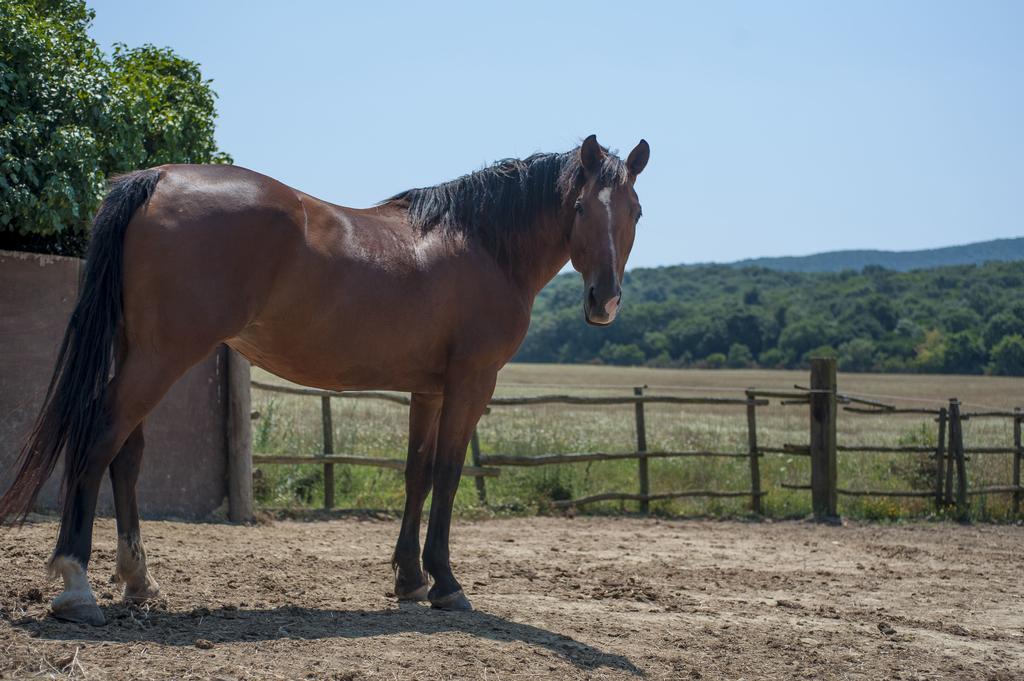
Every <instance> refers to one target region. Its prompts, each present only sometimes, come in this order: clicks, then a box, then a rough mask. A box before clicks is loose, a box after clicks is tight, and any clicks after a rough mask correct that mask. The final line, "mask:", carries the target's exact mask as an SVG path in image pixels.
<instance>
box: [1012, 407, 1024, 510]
mask: <svg viewBox="0 0 1024 681" xmlns="http://www.w3.org/2000/svg"><path fill="white" fill-rule="evenodd" d="M1013 413H1014V417H1013V448H1014V449H1016V450H1017V451H1016V453H1015V454H1014V455H1013V486H1014V487H1016V488H1017V489H1016V490H1014V492H1013V514H1014V515H1019V514H1020V502H1021V497H1024V494H1022V493H1021V489H1020V464H1021V459H1024V449H1022V448H1021V442H1020V429H1021V422H1022V421H1024V413H1022V412H1021V410H1020V407H1014V409H1013Z"/></svg>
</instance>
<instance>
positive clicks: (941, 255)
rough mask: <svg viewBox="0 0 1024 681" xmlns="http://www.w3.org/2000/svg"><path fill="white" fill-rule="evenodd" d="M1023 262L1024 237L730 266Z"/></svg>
mask: <svg viewBox="0 0 1024 681" xmlns="http://www.w3.org/2000/svg"><path fill="white" fill-rule="evenodd" d="M1011 260H1022V261H1024V237H1018V238H1016V239H995V240H993V241H979V242H978V243H973V244H964V245H962V246H948V247H945V248H931V249H927V250H921V251H830V252H828V253H815V254H814V255H804V256H786V257H779V258H753V259H750V260H740V261H737V262H734V263H730V265H732V266H733V267H764V268H767V269H770V270H781V271H784V272H842V271H843V270H856V271H860V270H862V269H864V268H865V267H869V266H872V265H877V266H879V267H884V268H885V269H887V270H896V271H898V272H909V271H910V270H919V269H925V268H929V267H944V266H947V265H981V264H984V263H986V262H990V261H1000V262H1006V261H1011Z"/></svg>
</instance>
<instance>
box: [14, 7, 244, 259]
mask: <svg viewBox="0 0 1024 681" xmlns="http://www.w3.org/2000/svg"><path fill="white" fill-rule="evenodd" d="M92 19H93V13H92V11H91V10H89V9H87V7H86V5H85V2H83V1H82V0H0V246H3V247H6V248H19V249H28V250H43V251H48V252H55V253H64V254H79V253H80V252H81V250H82V248H83V246H84V243H85V237H86V234H87V229H88V224H89V220H90V218H91V216H92V214H93V212H94V211H95V209H96V207H97V205H98V203H99V200H100V198H101V197H102V194H103V188H104V184H105V180H106V178H107V177H109V176H111V175H115V174H118V173H122V172H126V171H129V170H134V169H136V168H140V167H147V166H152V165H157V164H160V163H170V162H185V163H210V162H230V157H228V156H227V155H225V154H223V153H221V152H219V151H218V150H217V148H216V143H215V141H214V136H213V122H214V119H215V116H216V114H215V112H214V97H215V95H214V93H213V91H212V90H211V88H210V81H208V80H203V79H202V76H201V74H200V71H199V66H198V65H197V64H196V63H194V62H192V61H189V60H187V59H183V58H181V57H178V56H177V55H175V54H174V52H172V51H171V50H169V49H165V48H155V47H153V46H149V45H146V46H143V47H140V48H136V49H128V48H126V47H124V46H123V45H121V46H118V47H117V48H116V49H115V51H114V55H113V58H112V59H107V58H106V57H105V55H104V54H103V53H102V52H101V51H100V49H99V47H98V46H97V45H96V43H95V41H93V40H92V39H91V38H89V35H88V29H89V26H90V24H91V22H92Z"/></svg>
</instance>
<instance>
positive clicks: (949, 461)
mask: <svg viewBox="0 0 1024 681" xmlns="http://www.w3.org/2000/svg"><path fill="white" fill-rule="evenodd" d="M954 402H956V398H955V397H951V398H949V413H948V415H947V416H948V419H949V423H948V430H949V448H948V451H947V452H946V480H945V484H946V493H945V498H944V503H945V505H946V506H952V505H953V464H954V460H955V459H956V445H955V444H954V443H953V403H954ZM957 420H958V421H959V418H958V419H957Z"/></svg>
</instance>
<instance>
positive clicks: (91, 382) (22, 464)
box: [0, 169, 160, 523]
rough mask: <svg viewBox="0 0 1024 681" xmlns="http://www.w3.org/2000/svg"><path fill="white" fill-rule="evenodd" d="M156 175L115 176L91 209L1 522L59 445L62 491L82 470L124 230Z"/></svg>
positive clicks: (23, 509) (21, 502)
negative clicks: (75, 280)
mask: <svg viewBox="0 0 1024 681" xmlns="http://www.w3.org/2000/svg"><path fill="white" fill-rule="evenodd" d="M159 179H160V171H159V170H155V169H151V170H140V171H138V172H134V173H130V174H128V175H122V176H121V177H118V178H116V179H114V180H113V181H112V182H111V184H110V191H109V193H108V194H107V197H106V198H105V199H104V200H103V204H102V205H101V206H100V209H99V211H98V212H97V213H96V218H95V220H93V226H92V238H91V241H90V243H89V250H88V253H87V254H86V260H85V283H84V286H83V287H82V292H81V294H80V295H79V296H78V303H77V304H76V305H75V311H74V313H72V315H71V321H70V322H68V328H67V330H65V331H64V340H63V342H62V343H61V346H60V353H59V354H58V355H57V365H56V367H55V368H54V370H53V377H52V378H51V379H50V386H49V387H48V388H47V389H46V398H45V399H44V400H43V407H42V410H41V411H40V413H39V416H38V417H37V419H36V423H35V425H34V426H33V428H32V432H31V433H30V435H29V438H28V441H27V442H26V443H25V446H24V448H23V449H22V450H21V456H20V458H19V461H18V474H17V476H16V477H15V478H14V482H13V483H12V484H11V487H10V489H8V490H7V492H6V493H5V494H4V495H3V497H2V498H0V523H2V522H4V521H5V520H8V519H10V518H17V519H18V520H19V521H23V520H24V519H25V516H27V515H28V513H29V511H31V510H32V507H33V506H34V505H35V502H36V497H38V496H39V491H40V490H41V489H42V487H43V484H44V483H46V480H47V479H48V478H49V477H50V474H51V473H53V469H54V467H55V466H56V465H57V459H58V458H59V457H60V453H61V451H65V452H66V454H65V457H64V483H63V490H64V492H65V496H66V493H67V491H68V490H71V489H73V488H74V485H75V483H76V482H77V481H78V480H79V479H80V477H81V476H82V474H83V472H84V471H85V468H86V463H87V462H86V460H85V459H86V454H87V452H88V451H89V446H90V445H91V444H92V442H93V440H94V438H95V436H96V434H97V433H96V431H97V425H98V424H99V423H100V421H101V419H102V416H103V413H102V412H103V403H104V399H103V398H104V393H105V391H106V387H107V382H108V381H109V380H110V371H111V368H112V365H113V345H114V341H115V338H116V336H117V334H118V332H119V330H120V327H121V315H122V300H121V291H122V285H123V282H122V273H123V263H122V255H123V251H124V233H125V229H126V228H127V226H128V222H129V221H130V220H131V219H132V215H134V214H135V211H136V210H137V209H138V208H139V206H141V205H142V204H143V203H145V202H146V201H147V200H148V199H149V197H150V196H151V195H152V194H153V190H154V189H155V188H156V183H157V180H159Z"/></svg>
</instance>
